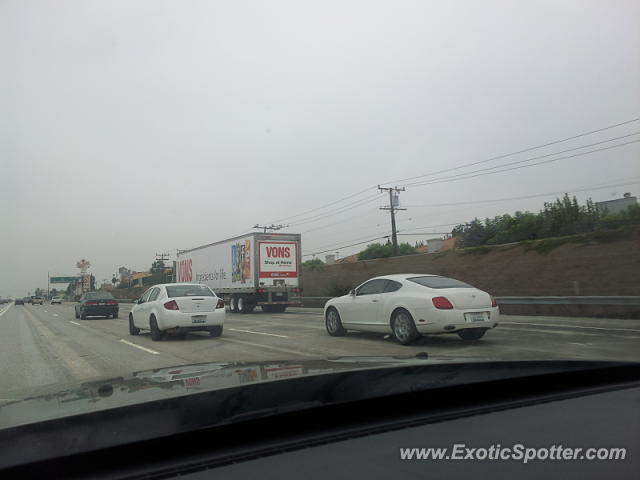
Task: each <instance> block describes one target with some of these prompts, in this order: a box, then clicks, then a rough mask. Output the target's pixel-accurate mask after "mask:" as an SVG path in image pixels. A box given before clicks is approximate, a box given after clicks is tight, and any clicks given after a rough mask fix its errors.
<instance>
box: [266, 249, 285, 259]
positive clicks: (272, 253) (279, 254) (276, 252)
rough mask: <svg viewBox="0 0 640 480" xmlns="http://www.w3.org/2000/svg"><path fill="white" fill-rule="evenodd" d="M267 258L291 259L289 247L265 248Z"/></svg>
mask: <svg viewBox="0 0 640 480" xmlns="http://www.w3.org/2000/svg"><path fill="white" fill-rule="evenodd" d="M265 250H266V251H267V257H269V258H289V257H291V248H290V247H266V248H265Z"/></svg>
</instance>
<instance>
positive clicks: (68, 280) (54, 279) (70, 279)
mask: <svg viewBox="0 0 640 480" xmlns="http://www.w3.org/2000/svg"><path fill="white" fill-rule="evenodd" d="M79 280H80V277H49V283H72V282H77V281H79Z"/></svg>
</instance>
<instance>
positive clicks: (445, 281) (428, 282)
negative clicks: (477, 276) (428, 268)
mask: <svg viewBox="0 0 640 480" xmlns="http://www.w3.org/2000/svg"><path fill="white" fill-rule="evenodd" d="M407 280H410V281H412V282H413V283H417V284H418V285H422V286H423V287H429V288H473V287H472V286H471V285H469V284H468V283H464V282H461V281H460V280H455V279H453V278H447V277H432V276H425V277H411V278H408V279H407Z"/></svg>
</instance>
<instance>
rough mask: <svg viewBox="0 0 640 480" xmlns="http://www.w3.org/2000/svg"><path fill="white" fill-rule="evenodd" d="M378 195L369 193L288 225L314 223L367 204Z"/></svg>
mask: <svg viewBox="0 0 640 480" xmlns="http://www.w3.org/2000/svg"><path fill="white" fill-rule="evenodd" d="M379 195H380V194H379V193H375V194H373V195H370V196H369V197H365V198H363V199H360V200H357V201H355V202H353V203H349V204H347V205H343V206H341V207H339V208H336V209H334V210H330V211H328V212H325V213H322V214H319V215H315V216H313V217H309V218H306V219H302V220H301V221H299V222H294V223H292V224H290V226H298V225H305V224H307V223H314V222H317V221H318V220H324V219H325V218H328V217H333V216H334V215H337V214H339V213H342V212H345V211H347V210H352V209H354V208H357V207H361V206H364V205H367V204H369V203H373V202H374V201H375V200H377V199H378V197H379Z"/></svg>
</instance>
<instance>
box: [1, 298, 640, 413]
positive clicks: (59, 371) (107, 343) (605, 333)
mask: <svg viewBox="0 0 640 480" xmlns="http://www.w3.org/2000/svg"><path fill="white" fill-rule="evenodd" d="M73 305H74V304H72V303H66V304H62V305H49V304H45V305H42V306H39V305H24V306H22V305H13V304H9V305H2V306H0V325H1V326H2V335H1V336H0V401H2V400H3V399H5V400H6V399H9V398H15V397H16V396H17V392H21V394H24V392H28V391H29V390H31V389H38V388H39V387H45V386H51V385H53V384H64V383H68V382H78V381H86V380H91V379H99V378H109V377H116V376H121V375H126V374H130V373H132V372H135V371H140V370H147V369H153V368H163V367H169V366H177V365H185V364H192V363H202V362H211V361H256V360H289V359H313V358H327V357H344V356H388V355H413V354H416V353H419V352H427V353H428V354H429V355H431V356H436V357H439V358H453V359H460V360H463V361H464V360H477V359H488V360H540V359H542V360H549V359H594V360H632V361H640V348H639V347H640V321H638V320H616V319H590V318H561V317H523V316H517V317H516V316H506V315H502V317H501V324H500V325H499V326H498V328H496V329H494V330H491V331H489V332H488V333H487V334H486V335H485V337H484V338H482V339H481V340H479V341H475V342H468V341H463V340H461V339H460V338H459V337H458V336H457V335H437V336H430V337H422V338H421V339H419V340H417V341H416V342H415V343H414V344H412V345H410V346H401V345H399V344H397V343H396V342H395V341H394V339H393V338H392V337H390V336H385V335H384V334H372V333H359V332H349V334H348V335H346V336H345V337H340V338H333V337H330V336H329V335H328V334H327V333H326V331H325V329H324V322H323V316H322V310H321V309H311V308H307V309H304V308H298V309H291V310H288V311H287V312H285V313H279V314H265V313H262V312H260V311H256V312H254V313H252V314H248V315H240V314H230V313H227V320H226V323H225V327H224V333H223V335H222V337H219V338H212V337H209V336H208V334H207V333H200V332H198V333H192V334H189V335H188V336H187V338H186V339H178V338H177V337H169V338H168V339H165V340H162V341H159V342H154V341H152V340H151V338H150V336H149V334H148V333H142V334H141V335H139V336H136V337H133V336H130V335H129V332H128V327H127V316H128V312H129V311H130V309H131V305H127V304H122V305H121V306H120V318H118V319H103V318H90V319H87V320H78V319H75V318H74V308H73Z"/></svg>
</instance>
